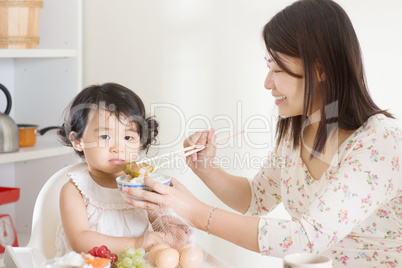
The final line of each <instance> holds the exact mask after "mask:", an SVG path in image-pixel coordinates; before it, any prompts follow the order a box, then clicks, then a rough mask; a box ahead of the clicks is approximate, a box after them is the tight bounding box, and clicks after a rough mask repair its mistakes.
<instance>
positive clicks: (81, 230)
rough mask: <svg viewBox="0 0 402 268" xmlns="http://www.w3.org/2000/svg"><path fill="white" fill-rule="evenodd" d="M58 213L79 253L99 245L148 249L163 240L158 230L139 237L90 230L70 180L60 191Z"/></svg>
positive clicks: (68, 237)
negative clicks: (111, 234) (112, 234)
mask: <svg viewBox="0 0 402 268" xmlns="http://www.w3.org/2000/svg"><path fill="white" fill-rule="evenodd" d="M60 214H61V220H62V223H63V228H64V231H65V233H66V236H67V239H68V241H69V242H70V245H71V247H72V249H73V250H74V251H76V252H79V253H80V252H88V251H89V250H90V249H92V248H93V247H95V246H101V245H106V246H107V247H108V248H109V249H110V250H111V251H112V252H120V251H123V250H124V248H125V247H127V246H130V247H134V248H140V247H143V248H144V249H145V250H148V249H149V248H150V247H152V245H154V244H158V243H162V242H163V240H164V234H163V233H158V232H149V233H147V234H146V235H142V236H140V237H114V236H108V235H104V234H100V233H98V232H94V231H91V230H90V229H89V223H88V217H87V209H86V206H85V203H84V200H83V198H82V196H81V193H80V191H79V190H78V189H77V187H76V186H75V185H74V183H73V182H72V181H71V180H69V181H68V182H67V183H66V184H65V185H64V186H63V188H62V190H61V192H60ZM145 238H146V239H145Z"/></svg>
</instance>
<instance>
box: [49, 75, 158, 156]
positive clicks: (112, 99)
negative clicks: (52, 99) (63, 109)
mask: <svg viewBox="0 0 402 268" xmlns="http://www.w3.org/2000/svg"><path fill="white" fill-rule="evenodd" d="M67 108H68V112H67V114H66V116H65V120H64V124H63V125H62V126H61V127H60V129H59V131H58V132H57V134H58V136H59V139H60V141H61V143H62V144H64V145H66V146H69V147H72V144H71V140H70V138H69V135H70V132H71V131H74V132H75V133H76V135H75V136H74V139H80V138H81V137H82V135H83V133H84V130H85V127H86V126H87V122H88V115H89V113H90V111H91V110H93V109H102V108H103V109H105V110H108V111H109V112H111V113H112V114H113V115H115V116H116V117H117V118H120V116H122V115H123V116H124V117H128V118H130V120H131V121H134V122H136V124H137V126H138V128H137V130H138V134H139V135H140V139H141V149H142V150H146V151H148V149H149V146H150V145H151V144H154V143H155V142H156V136H157V135H158V126H159V124H158V122H157V121H156V120H155V119H154V118H153V117H151V116H147V115H146V113H145V107H144V103H143V102H142V100H141V99H140V97H138V95H137V94H135V93H134V92H133V91H132V90H130V89H128V88H126V87H124V86H122V85H119V84H116V83H105V84H102V85H92V86H89V87H86V88H85V89H83V90H82V91H81V92H80V93H79V94H78V95H77V96H76V97H75V98H74V99H73V100H72V102H71V103H70V105H69V106H68V107H67ZM75 152H76V153H77V154H78V155H79V156H80V157H82V158H84V153H83V152H80V151H77V150H76V151H75Z"/></svg>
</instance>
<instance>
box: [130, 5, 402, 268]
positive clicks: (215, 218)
mask: <svg viewBox="0 0 402 268" xmlns="http://www.w3.org/2000/svg"><path fill="white" fill-rule="evenodd" d="M263 38H264V41H265V45H266V61H267V65H268V67H269V72H268V74H267V77H266V80H265V83H264V85H265V88H266V89H268V90H270V91H271V93H272V95H273V97H274V98H275V104H276V105H277V107H278V110H279V115H280V118H279V120H278V124H277V131H276V133H277V146H276V148H275V151H274V153H273V154H270V156H271V157H270V158H269V159H268V161H267V162H266V163H265V164H264V166H263V167H262V168H261V170H260V171H259V172H258V174H257V175H256V176H255V177H254V179H252V180H250V181H249V180H248V179H247V178H243V177H237V176H233V175H230V174H228V173H226V172H225V171H223V170H221V169H220V168H219V167H217V166H216V165H214V164H213V158H214V157H215V151H216V148H215V135H214V132H213V130H212V131H205V132H198V133H195V134H194V135H192V136H190V137H189V138H188V139H187V141H186V142H185V143H184V146H188V145H189V144H196V143H198V144H205V145H206V149H204V150H203V151H201V152H199V153H198V154H196V155H192V156H190V157H189V158H188V159H187V160H188V165H189V166H190V167H191V168H192V170H193V171H194V173H195V174H197V176H198V177H200V178H201V180H202V181H203V182H204V183H205V184H206V185H207V186H208V187H209V188H210V189H211V190H212V191H213V192H214V194H215V195H216V196H218V197H219V198H220V199H221V200H222V201H223V202H224V203H225V204H227V205H228V206H230V207H231V208H233V209H235V210H237V211H238V212H240V213H242V214H248V215H249V216H245V215H240V214H236V213H232V212H228V211H225V210H222V209H216V208H213V207H211V206H209V205H207V204H205V203H203V202H201V201H199V200H198V199H196V198H195V197H194V196H193V195H192V194H191V193H190V192H189V191H188V190H187V189H186V188H185V187H184V186H183V185H182V184H181V183H179V182H178V181H177V180H174V179H173V180H172V184H171V187H169V186H164V185H162V184H160V183H157V182H155V181H153V180H151V179H148V178H147V179H145V182H146V183H147V184H148V185H149V186H150V187H151V188H153V189H154V190H155V191H156V192H158V193H152V192H147V191H139V190H133V189H130V190H128V189H126V190H125V191H126V192H127V193H128V194H130V195H132V196H137V197H141V198H144V199H145V200H147V201H138V200H134V199H130V198H128V199H127V202H128V203H130V204H131V205H133V206H135V207H139V208H145V209H148V210H159V209H160V204H163V207H169V208H173V209H174V210H175V211H176V213H178V214H179V215H180V216H181V217H183V218H185V219H187V220H189V221H190V222H191V223H192V224H193V225H194V226H195V227H196V228H198V229H200V230H203V231H206V232H208V233H211V234H213V235H216V236H218V237H221V238H223V239H226V240H228V241H230V242H233V243H235V244H237V245H239V246H241V247H244V248H247V249H250V250H253V251H256V252H261V253H262V254H265V255H271V256H276V257H282V256H284V255H285V254H289V253H293V252H303V251H307V252H312V253H321V254H324V255H328V256H330V257H331V258H332V259H333V261H334V263H335V266H340V267H344V266H348V267H375V266H377V267H378V266H381V267H384V266H386V265H389V266H391V267H393V265H394V266H395V265H398V264H399V265H402V257H401V256H402V238H401V233H402V170H400V165H399V159H400V158H401V157H402V147H401V146H402V143H401V139H402V132H401V131H400V130H399V129H398V127H397V126H396V122H395V120H394V119H393V116H392V115H391V114H389V113H388V112H386V111H385V110H382V109H380V108H379V107H378V106H377V105H376V104H375V103H374V101H373V100H372V99H371V97H370V94H369V92H368V88H367V85H366V82H365V76H364V68H363V63H362V58H361V52H360V46H359V42H358V39H357V37H356V34H355V31H354V29H353V26H352V23H351V21H350V19H349V18H348V16H347V14H346V13H345V11H344V10H343V9H342V8H341V7H340V6H339V5H338V4H336V3H335V2H333V1H331V0H301V1H297V2H295V3H293V4H292V5H290V6H288V7H286V8H285V9H284V10H282V11H281V12H279V13H278V14H276V15H275V16H274V17H273V18H272V19H271V20H270V21H269V22H268V23H267V24H266V25H265V27H264V30H263ZM278 159H280V160H281V161H279V160H278ZM278 162H282V163H283V165H281V166H277V165H275V163H278ZM280 202H283V204H284V206H285V208H286V210H287V211H288V212H289V214H290V216H291V217H292V220H278V219H272V218H270V217H269V214H268V212H269V211H271V210H272V209H274V208H275V207H276V206H277V205H278V204H279V203H280Z"/></svg>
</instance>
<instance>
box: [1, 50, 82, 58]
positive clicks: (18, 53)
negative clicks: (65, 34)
mask: <svg viewBox="0 0 402 268" xmlns="http://www.w3.org/2000/svg"><path fill="white" fill-rule="evenodd" d="M76 56H77V51H76V50H75V49H0V58H74V57H76Z"/></svg>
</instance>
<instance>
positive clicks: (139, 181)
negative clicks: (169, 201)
mask: <svg viewBox="0 0 402 268" xmlns="http://www.w3.org/2000/svg"><path fill="white" fill-rule="evenodd" d="M144 176H145V175H140V176H138V177H135V178H133V177H131V176H130V175H123V176H120V177H117V178H116V183H117V187H118V188H119V190H120V191H122V190H123V188H124V187H129V188H136V189H142V190H147V191H152V189H151V188H149V187H148V186H147V185H145V184H144ZM147 176H148V177H151V178H152V179H154V180H156V181H158V182H160V183H162V184H164V185H170V179H171V178H170V176H167V175H162V174H157V173H149V174H148V175H147ZM123 194H124V193H123ZM125 196H126V195H125V194H124V197H125ZM130 197H131V198H135V199H138V198H136V197H133V196H130Z"/></svg>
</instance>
